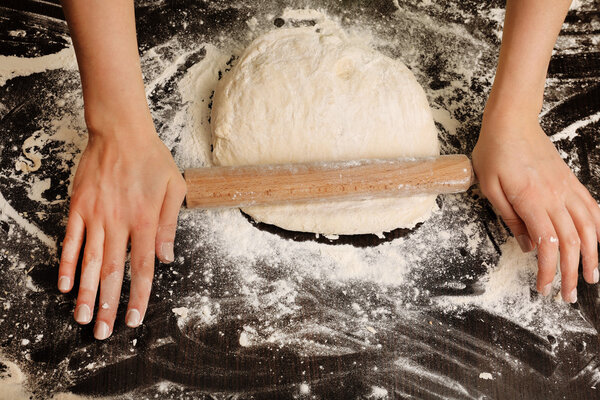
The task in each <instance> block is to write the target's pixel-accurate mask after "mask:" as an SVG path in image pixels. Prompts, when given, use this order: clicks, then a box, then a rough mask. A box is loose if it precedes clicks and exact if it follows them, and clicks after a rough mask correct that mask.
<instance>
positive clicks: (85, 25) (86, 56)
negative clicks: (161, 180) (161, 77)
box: [62, 0, 150, 131]
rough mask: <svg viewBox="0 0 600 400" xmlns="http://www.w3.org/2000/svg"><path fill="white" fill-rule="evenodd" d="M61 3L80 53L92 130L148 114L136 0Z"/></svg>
mask: <svg viewBox="0 0 600 400" xmlns="http://www.w3.org/2000/svg"><path fill="white" fill-rule="evenodd" d="M62 4H63V9H64V12H65V16H66V17H67V21H68V24H69V31H70V34H71V37H72V39H73V44H74V46H75V52H76V54H77V62H78V64H79V71H80V74H81V83H82V87H83V97H84V103H85V112H86V121H87V123H88V128H90V131H94V130H97V129H98V130H104V131H106V130H110V127H111V126H119V127H121V128H122V127H124V126H127V124H131V123H133V122H132V121H141V120H148V119H150V114H149V112H148V106H147V103H146V96H145V91H144V83H143V79H142V71H141V68H140V61H139V54H138V47H137V39H136V31H135V16H134V7H133V1H131V0H129V1H125V0H101V1H80V0H62ZM100 128H101V129H100Z"/></svg>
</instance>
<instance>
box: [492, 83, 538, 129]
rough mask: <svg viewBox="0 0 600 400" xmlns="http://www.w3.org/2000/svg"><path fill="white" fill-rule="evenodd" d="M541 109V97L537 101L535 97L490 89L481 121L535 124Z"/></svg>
mask: <svg viewBox="0 0 600 400" xmlns="http://www.w3.org/2000/svg"><path fill="white" fill-rule="evenodd" d="M541 108H542V100H541V96H540V100H538V99H537V96H525V95H522V96H520V95H518V94H515V95H512V94H510V93H507V94H504V93H500V91H494V89H492V92H491V93H490V96H489V98H488V101H487V103H486V105H485V108H484V110H483V120H484V121H486V120H499V119H500V120H507V121H522V122H528V121H529V122H531V121H535V122H537V120H538V116H539V113H540V111H541Z"/></svg>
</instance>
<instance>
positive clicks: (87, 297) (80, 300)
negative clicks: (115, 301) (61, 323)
mask: <svg viewBox="0 0 600 400" xmlns="http://www.w3.org/2000/svg"><path fill="white" fill-rule="evenodd" d="M95 298H96V288H95V287H91V286H84V285H83V284H82V285H80V286H79V293H78V296H77V304H78V305H79V304H87V303H88V302H91V301H92V300H93V299H95Z"/></svg>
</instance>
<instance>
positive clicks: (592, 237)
mask: <svg viewBox="0 0 600 400" xmlns="http://www.w3.org/2000/svg"><path fill="white" fill-rule="evenodd" d="M473 167H474V169H475V173H476V174H477V177H478V178H479V180H480V184H481V185H480V186H481V190H482V192H483V194H484V195H485V196H486V197H487V198H488V199H489V201H490V202H491V203H492V205H493V206H494V207H495V208H496V210H497V211H499V213H500V216H501V217H502V219H503V220H504V221H505V222H506V224H507V225H508V227H509V228H510V230H511V231H512V233H513V234H514V235H515V237H516V238H517V241H518V243H519V245H520V246H521V249H522V250H523V251H524V252H527V251H531V250H533V249H534V247H535V246H536V245H537V246H538V277H537V290H538V291H539V292H540V293H542V294H543V295H549V294H550V291H551V283H552V280H553V278H554V275H555V273H556V264H557V256H558V254H557V251H558V250H559V249H560V270H561V276H562V288H561V293H562V298H563V299H564V300H565V301H567V302H571V303H574V302H576V301H577V270H578V265H579V254H580V251H581V255H582V262H583V276H584V278H585V280H586V281H587V282H588V283H596V282H598V251H597V241H598V238H600V209H599V208H598V204H597V203H596V201H595V200H594V199H593V198H592V196H591V195H590V193H589V192H588V190H587V189H586V188H585V187H584V186H583V185H582V184H581V183H580V182H579V181H578V180H577V178H576V177H575V175H574V174H573V172H572V171H571V170H570V169H569V167H568V166H567V165H566V164H565V163H564V161H563V160H562V159H561V157H560V155H559V154H558V152H557V150H556V148H555V147H554V145H553V144H552V142H551V141H550V139H549V138H548V137H547V136H546V134H545V133H544V131H543V130H542V128H541V127H540V125H539V123H538V120H537V115H534V114H533V113H532V114H531V115H519V114H518V113H514V114H510V113H509V114H503V115H499V114H493V113H492V114H491V115H490V114H487V115H485V114H484V118H483V123H482V128H481V133H480V136H479V140H478V142H477V145H476V146H475V149H474V150H473Z"/></svg>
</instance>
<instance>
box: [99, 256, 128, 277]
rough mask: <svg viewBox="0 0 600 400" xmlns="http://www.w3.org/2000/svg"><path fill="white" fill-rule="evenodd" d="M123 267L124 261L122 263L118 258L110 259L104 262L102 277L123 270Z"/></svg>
mask: <svg viewBox="0 0 600 400" xmlns="http://www.w3.org/2000/svg"><path fill="white" fill-rule="evenodd" d="M122 268H123V263H120V262H119V261H117V260H110V261H107V262H105V263H104V265H103V266H102V279H105V278H106V277H107V276H109V275H112V274H114V273H115V272H119V271H121V269H122Z"/></svg>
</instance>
